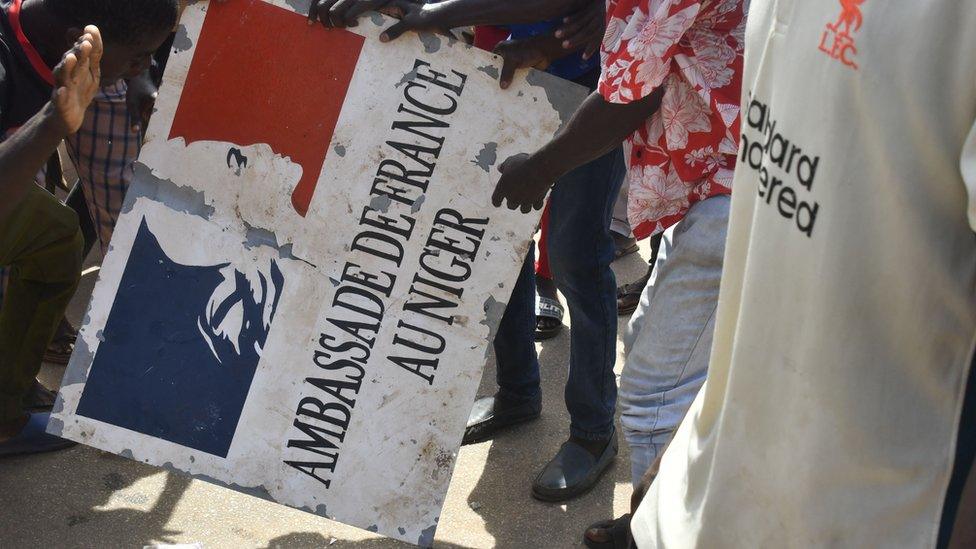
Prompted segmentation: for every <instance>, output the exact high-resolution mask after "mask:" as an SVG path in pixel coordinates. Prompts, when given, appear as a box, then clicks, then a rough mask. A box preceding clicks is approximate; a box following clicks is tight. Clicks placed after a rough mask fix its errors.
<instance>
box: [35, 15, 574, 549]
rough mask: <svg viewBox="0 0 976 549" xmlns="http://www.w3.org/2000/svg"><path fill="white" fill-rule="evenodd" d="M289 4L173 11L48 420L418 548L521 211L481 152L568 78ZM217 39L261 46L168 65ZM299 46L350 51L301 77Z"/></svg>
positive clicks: (304, 63)
mask: <svg viewBox="0 0 976 549" xmlns="http://www.w3.org/2000/svg"><path fill="white" fill-rule="evenodd" d="M308 6H309V4H308V2H307V1H305V0H273V1H270V2H265V1H262V0H235V2H226V3H213V4H208V3H204V2H200V3H196V4H192V5H190V7H189V8H187V11H186V12H185V16H184V18H183V20H182V21H181V29H180V30H179V31H178V37H177V44H176V45H175V46H174V50H175V53H173V55H172V56H171V58H170V61H169V66H168V68H167V74H166V75H165V76H164V85H163V86H162V87H161V90H160V95H159V98H158V100H157V109H158V112H157V114H156V116H154V118H153V120H152V123H151V124H150V127H149V131H148V134H147V138H146V144H145V146H144V148H143V150H142V152H141V154H140V160H139V162H138V163H137V164H136V166H135V176H134V180H133V183H132V185H131V187H130V190H129V193H128V196H127V197H126V201H125V205H124V208H123V213H122V215H121V216H120V218H119V222H118V225H117V227H116V230H115V234H114V237H113V241H112V245H111V247H110V252H109V253H108V255H107V257H106V258H105V260H104V262H103V265H102V268H101V271H100V274H99V279H98V282H97V284H96V287H95V290H94V292H93V296H92V303H91V306H90V307H89V310H88V314H87V316H86V319H85V322H84V325H83V326H82V328H81V330H80V332H79V336H78V340H77V343H76V348H75V353H74V356H73V357H72V360H71V362H70V364H69V366H68V369H67V371H66V373H65V378H64V383H63V385H62V392H61V395H60V397H59V400H58V403H57V404H56V407H55V412H54V413H53V417H54V420H53V421H52V423H51V426H50V429H51V430H52V432H60V433H61V434H62V435H63V436H65V437H67V438H70V439H72V440H76V441H79V442H82V443H85V444H88V445H91V446H94V447H97V448H100V449H103V450H106V451H110V452H115V453H117V454H119V455H122V456H124V457H127V458H130V459H133V460H136V461H140V462H144V463H150V464H153V465H156V466H159V467H163V468H165V469H167V470H172V471H179V472H182V473H186V474H189V475H192V476H193V477H195V478H198V479H201V480H206V481H208V482H212V483H215V484H218V485H221V486H225V487H227V488H229V489H233V490H237V491H240V492H243V493H247V494H250V495H253V496H255V497H260V498H263V499H268V500H271V501H275V502H279V503H282V504H285V505H289V506H291V507H294V508H297V509H303V510H306V511H309V512H312V513H315V514H317V515H321V516H326V517H329V518H331V519H334V520H338V521H341V522H345V523H349V524H353V525H356V526H359V527H361V528H366V529H370V530H372V531H376V532H378V533H380V534H383V535H386V536H391V537H394V538H397V539H401V540H404V541H407V542H410V543H416V544H418V545H422V546H430V545H431V543H433V539H434V535H435V532H436V527H437V522H438V520H439V516H440V509H441V505H442V504H443V501H444V498H445V495H446V492H447V488H448V484H449V482H450V477H451V473H452V470H453V467H454V465H455V462H456V459H457V448H458V441H459V440H460V439H461V433H462V432H463V430H464V425H465V422H466V419H467V415H468V412H469V411H470V406H471V403H472V402H473V401H474V397H475V393H476V391H477V388H478V381H479V380H480V378H481V370H482V368H483V366H484V361H485V359H486V357H487V355H488V354H489V349H490V347H491V342H492V340H493V338H494V334H495V331H496V330H497V326H498V323H499V322H500V321H501V318H502V316H503V314H504V311H505V303H506V302H507V301H508V299H509V297H510V294H511V288H512V287H513V285H514V281H515V279H516V277H517V275H518V273H519V271H520V269H521V266H522V263H523V259H524V257H525V254H526V253H527V251H528V249H529V246H530V245H531V238H532V234H533V232H534V230H535V227H536V226H537V224H538V220H539V213H538V212H533V213H531V214H529V215H522V214H520V213H518V212H513V211H511V210H508V209H505V208H494V207H492V206H491V193H492V191H493V189H494V183H495V179H496V177H497V170H493V169H492V168H493V167H495V166H496V165H497V163H498V162H499V161H502V160H504V159H506V158H509V157H511V156H513V155H516V154H519V153H524V152H529V151H532V150H535V149H537V148H539V147H540V146H541V145H542V144H544V143H545V142H546V141H547V140H548V139H549V138H550V137H551V136H552V135H553V134H554V133H555V132H556V131H557V130H558V128H559V127H560V125H561V124H562V123H563V122H564V120H565V119H566V116H567V112H568V110H571V108H572V106H573V105H572V104H571V103H572V101H573V100H574V99H573V98H576V100H577V101H578V100H582V98H583V97H584V96H585V90H583V89H582V88H579V87H575V86H573V85H571V84H569V83H566V82H563V81H559V80H556V79H553V78H549V77H545V76H541V77H540V76H538V75H536V76H530V77H528V78H526V77H524V76H523V74H524V73H519V74H518V75H516V79H515V81H514V82H513V83H512V86H511V89H510V90H507V91H502V90H499V89H498V84H497V82H496V81H495V77H496V76H497V67H496V65H497V61H496V60H495V59H494V58H493V57H492V56H491V55H490V54H488V53H485V52H481V51H478V50H474V49H470V48H469V47H468V46H467V45H465V44H462V43H459V42H457V41H456V40H454V39H452V38H450V37H448V38H447V39H445V37H440V36H435V35H423V36H418V35H411V34H408V35H405V36H403V37H401V38H400V39H398V40H396V41H395V42H394V43H392V44H382V43H380V42H379V40H378V38H379V34H380V33H381V32H382V30H383V29H385V28H387V27H388V26H389V25H391V24H392V23H393V21H392V20H391V19H389V18H385V17H383V16H381V15H379V14H371V15H369V16H368V19H367V21H369V22H370V23H367V24H364V25H360V26H359V27H356V28H355V29H351V30H342V29H325V28H322V26H320V25H315V26H309V25H307V24H306V18H307V10H308ZM255 21H259V22H260V24H261V25H262V28H266V29H267V32H266V33H264V34H262V35H261V36H255V35H254V33H253V29H252V28H251V27H250V26H249V25H253V24H254V23H255ZM215 29H216V30H215ZM235 33H238V34H240V36H238V35H237V34H235ZM218 35H219V36H220V37H221V38H220V40H217V38H215V37H216V36H218ZM221 40H222V41H226V42H227V43H230V42H233V43H238V42H239V43H243V42H245V41H257V42H258V44H257V45H256V46H255V47H258V48H259V49H262V51H264V50H267V51H269V52H270V51H273V52H274V55H271V54H269V55H267V56H263V57H261V58H254V59H251V60H250V61H249V62H248V63H246V64H243V65H240V66H238V65H235V64H233V63H231V64H219V66H220V71H218V72H213V71H210V72H208V73H207V75H202V73H201V72H200V71H199V70H193V67H194V63H195V62H198V64H199V63H200V62H202V61H199V59H202V58H203V57H206V59H207V60H208V61H207V62H209V61H214V60H218V59H224V58H225V57H226V56H227V55H231V57H233V55H232V54H233V53H234V52H230V53H228V52H227V51H225V48H224V43H225V42H221ZM296 44H306V45H308V44H318V45H319V46H315V48H312V46H304V47H299V46H296ZM323 44H331V45H336V47H331V48H326V47H324V46H322V45H323ZM316 48H317V49H316ZM344 48H345V49H344ZM312 49H315V53H316V55H318V57H316V59H317V60H318V61H319V62H320V63H321V64H322V65H323V66H325V65H328V66H330V67H332V69H330V70H333V69H336V65H335V63H333V61H336V62H338V60H340V58H341V59H346V60H349V59H353V63H352V65H350V67H349V69H350V70H347V71H340V70H333V73H329V75H328V77H327V78H326V77H323V76H322V75H321V74H319V73H315V74H316V78H321V79H322V82H320V84H321V85H315V86H309V85H307V81H306V80H307V77H308V76H309V73H307V71H308V70H309V69H308V59H309V57H308V56H309V53H310V50H312ZM318 50H322V51H318ZM351 52H352V53H355V56H353V57H350V55H351ZM199 56H203V57H199ZM329 56H332V57H329ZM357 56H358V57H357ZM357 60H358V61H357ZM204 64H206V63H204ZM208 66H209V65H208ZM493 70H494V72H495V75H494V76H493V75H492V72H493ZM479 72H480V73H484V74H487V75H488V76H492V78H490V79H489V78H485V77H484V76H482V75H481V74H479ZM531 74H532V73H530V75H531ZM272 76H273V77H272ZM245 81H246V82H248V83H251V85H252V88H248V89H244V88H245V87H244V86H242V85H241V84H240V83H241V82H245ZM203 84H206V86H204V85H203ZM228 86H230V87H231V88H233V89H237V90H238V91H239V93H231V94H228V93H222V94H221V95H220V98H221V99H220V104H219V105H216V106H214V105H213V101H205V99H208V98H209V97H210V96H209V95H208V94H210V93H211V92H213V90H219V89H223V88H225V87H228ZM269 97H270V98H273V101H272V100H268V98H269ZM262 98H264V99H263V100H262ZM323 98H329V100H330V101H332V103H330V105H325V106H323V104H322V103H321V101H322V99H323ZM336 98H338V99H336ZM316 102H319V103H316ZM309 105H311V107H309ZM205 109H209V110H205ZM214 109H216V110H214ZM309 109H311V110H309ZM316 109H319V110H321V113H319V110H316ZM316 113H319V114H321V116H319V114H316ZM326 118H328V119H329V120H333V119H334V122H335V124H334V128H332V125H331V122H330V123H329V124H326V126H328V127H325V128H324V129H323V127H319V125H321V124H320V123H321V122H322V121H323V120H325V119H326ZM316 124H318V125H316ZM310 125H311V126H315V127H311V126H310ZM306 129H308V130H309V132H311V133H309V132H305V131H304V130H306ZM313 134H314V137H309V136H311V135H313ZM133 410H138V413H133Z"/></svg>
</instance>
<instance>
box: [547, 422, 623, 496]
mask: <svg viewBox="0 0 976 549" xmlns="http://www.w3.org/2000/svg"><path fill="white" fill-rule="evenodd" d="M615 457H617V433H616V432H614V433H613V434H612V435H611V436H610V438H609V440H604V441H584V440H581V439H576V438H573V437H570V439H569V440H567V441H566V442H564V443H563V445H562V447H561V448H560V449H559V453H557V454H556V457H554V458H552V460H551V461H550V462H549V463H548V464H546V466H545V468H543V469H542V472H541V473H539V476H538V477H536V479H535V482H534V483H533V484H532V495H533V496H534V497H535V498H536V499H539V500H542V501H549V502H557V501H566V500H569V499H573V498H575V497H577V496H580V495H582V494H584V493H586V492H588V491H589V490H590V489H591V488H593V487H594V486H596V483H597V482H598V481H599V480H600V477H601V476H602V475H603V473H604V471H606V470H607V468H608V467H609V466H610V464H611V463H613V460H614V458H615Z"/></svg>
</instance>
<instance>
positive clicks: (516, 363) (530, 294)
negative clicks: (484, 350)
mask: <svg viewBox="0 0 976 549" xmlns="http://www.w3.org/2000/svg"><path fill="white" fill-rule="evenodd" d="M495 363H496V367H497V368H496V369H497V378H496V379H497V380H498V395H499V396H501V397H504V398H508V399H512V400H532V399H536V398H539V397H540V396H541V394H542V389H541V386H540V381H539V357H538V355H537V354H536V352H535V247H534V246H532V247H531V248H530V249H529V254H528V255H527V256H526V258H525V263H524V264H523V265H522V270H521V272H519V277H518V280H517V281H516V282H515V287H514V288H513V289H512V297H511V298H509V300H508V307H506V308H505V314H504V315H503V316H502V321H501V323H500V324H499V325H498V332H497V334H496V335H495Z"/></svg>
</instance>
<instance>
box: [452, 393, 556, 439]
mask: <svg viewBox="0 0 976 549" xmlns="http://www.w3.org/2000/svg"><path fill="white" fill-rule="evenodd" d="M541 414H542V398H541V397H536V398H534V399H532V400H528V401H525V400H512V399H508V398H505V397H500V396H498V395H495V396H491V397H486V398H480V399H478V400H476V401H475V403H474V407H473V408H472V409H471V415H470V416H468V426H467V427H466V428H465V429H464V438H463V439H462V441H461V444H475V443H477V442H482V441H485V440H488V439H491V438H493V437H494V436H495V435H496V434H497V433H498V432H499V431H502V430H504V429H506V428H508V427H512V426H514V425H518V424H520V423H525V422H526V421H531V420H533V419H536V418H537V417H539V416H540V415H541Z"/></svg>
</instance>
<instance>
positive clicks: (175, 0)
mask: <svg viewBox="0 0 976 549" xmlns="http://www.w3.org/2000/svg"><path fill="white" fill-rule="evenodd" d="M46 4H47V5H48V6H50V8H51V11H52V12H53V14H54V16H55V17H57V18H58V19H60V20H61V22H62V23H63V24H64V25H65V26H66V27H67V28H68V32H67V36H65V39H66V40H67V44H69V45H70V44H73V43H74V41H75V40H76V39H77V38H78V37H79V36H81V34H82V29H84V28H85V26H86V25H95V26H97V27H98V29H99V31H101V33H102V41H103V43H104V46H105V52H104V54H103V55H102V64H101V70H102V82H103V83H105V84H108V83H111V82H115V81H116V80H118V79H120V78H130V77H133V76H136V75H138V74H139V73H141V72H143V71H144V70H146V69H147V68H148V67H149V63H150V56H152V54H153V52H155V51H156V49H157V48H159V46H160V44H162V43H163V41H164V40H166V37H167V36H168V35H169V33H170V32H172V30H173V28H174V27H175V26H176V21H177V17H178V13H179V8H180V2H179V0H46ZM69 47H70V46H69ZM65 49H67V48H65Z"/></svg>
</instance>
